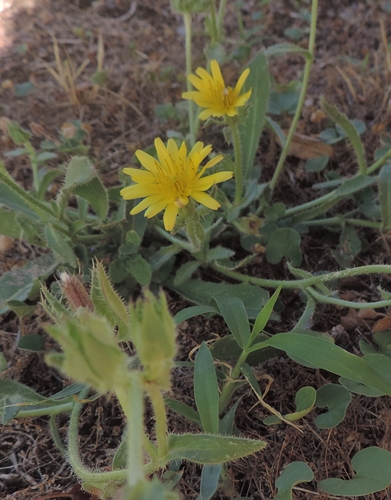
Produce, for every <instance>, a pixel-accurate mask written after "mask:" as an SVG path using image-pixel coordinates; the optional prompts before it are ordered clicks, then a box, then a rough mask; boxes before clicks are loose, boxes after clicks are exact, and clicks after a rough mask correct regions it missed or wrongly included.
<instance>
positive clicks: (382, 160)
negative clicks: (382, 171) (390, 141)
mask: <svg viewBox="0 0 391 500" xmlns="http://www.w3.org/2000/svg"><path fill="white" fill-rule="evenodd" d="M389 158H391V149H390V150H389V151H387V153H386V154H384V155H383V156H382V157H381V158H379V159H378V160H377V161H376V162H375V163H374V164H373V165H371V166H370V167H369V168H368V169H367V175H369V174H372V172H374V171H375V170H377V169H378V168H379V167H381V166H382V165H383V163H385V162H386V161H387V160H388V159H389Z"/></svg>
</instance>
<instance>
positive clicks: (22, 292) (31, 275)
mask: <svg viewBox="0 0 391 500" xmlns="http://www.w3.org/2000/svg"><path fill="white" fill-rule="evenodd" d="M57 265H58V262H57V261H56V260H55V259H54V256H53V254H51V253H50V254H47V255H43V256H42V257H38V259H36V260H34V261H32V262H29V263H27V264H26V265H25V266H23V267H19V268H18V269H13V270H12V271H7V272H6V273H4V274H3V275H2V276H1V278H0V314H3V313H5V312H7V311H8V310H9V306H8V304H7V302H8V301H10V300H18V301H20V302H23V301H25V300H26V299H28V298H31V294H32V293H34V291H35V289H36V287H37V286H39V279H41V278H43V279H46V278H47V277H49V276H50V275H51V274H52V273H53V272H54V270H55V269H56V267H57Z"/></svg>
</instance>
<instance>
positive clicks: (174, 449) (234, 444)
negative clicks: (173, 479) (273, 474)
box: [166, 434, 266, 465]
mask: <svg viewBox="0 0 391 500" xmlns="http://www.w3.org/2000/svg"><path fill="white" fill-rule="evenodd" d="M265 446H266V443H265V442H264V441H260V440H257V441H255V440H253V439H245V438H239V437H234V436H218V435H215V434H182V435H177V434H170V435H169V437H168V449H169V451H168V455H167V457H166V458H167V462H168V461H171V460H176V459H178V458H179V459H182V460H189V461H190V462H195V463H197V464H204V465H205V464H209V465H212V464H221V463H224V462H229V461H231V460H236V459H238V458H242V457H246V456H247V455H252V454H253V453H256V452H257V451H260V450H262V449H263V448H265Z"/></svg>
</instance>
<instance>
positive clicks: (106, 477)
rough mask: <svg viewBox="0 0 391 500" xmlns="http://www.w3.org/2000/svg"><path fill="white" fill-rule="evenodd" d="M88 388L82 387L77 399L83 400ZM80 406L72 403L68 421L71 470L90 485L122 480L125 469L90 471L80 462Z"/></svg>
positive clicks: (77, 403) (125, 473)
mask: <svg viewBox="0 0 391 500" xmlns="http://www.w3.org/2000/svg"><path fill="white" fill-rule="evenodd" d="M88 391H89V388H86V389H84V390H83V391H81V392H80V394H79V399H81V400H83V399H84V398H85V397H86V396H87V394H88ZM81 408H82V403H79V402H76V403H74V406H73V410H72V413H71V419H70V422H69V434H68V460H69V463H70V464H71V466H72V469H73V472H74V473H75V474H76V476H77V477H78V478H80V479H81V480H82V481H85V482H87V483H89V484H90V485H92V486H94V485H96V486H99V484H102V483H108V482H110V481H118V482H123V481H124V480H125V479H126V477H127V470H126V469H125V470H115V471H110V472H91V471H90V470H89V469H87V468H86V467H84V465H83V464H82V461H81V458H80V454H79V445H78V424H79V416H80V412H81Z"/></svg>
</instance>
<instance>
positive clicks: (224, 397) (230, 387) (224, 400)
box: [219, 349, 249, 415]
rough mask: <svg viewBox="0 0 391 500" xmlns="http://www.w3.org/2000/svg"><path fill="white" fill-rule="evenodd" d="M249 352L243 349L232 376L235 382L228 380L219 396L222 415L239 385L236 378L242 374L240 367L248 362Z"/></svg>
mask: <svg viewBox="0 0 391 500" xmlns="http://www.w3.org/2000/svg"><path fill="white" fill-rule="evenodd" d="M248 355H249V353H248V352H247V350H246V349H243V351H242V353H241V355H240V356H239V359H238V360H237V362H236V365H235V367H234V369H233V370H232V373H231V377H230V378H232V379H234V381H233V382H227V383H226V384H225V385H224V387H223V390H222V391H221V395H220V398H219V413H220V415H221V414H222V413H223V412H224V410H225V409H226V408H227V406H228V405H229V402H230V401H231V398H232V394H233V393H234V392H235V388H236V386H237V382H236V381H235V379H237V378H238V377H239V375H240V369H241V368H242V366H243V364H244V363H245V362H246V359H247V356H248Z"/></svg>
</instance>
